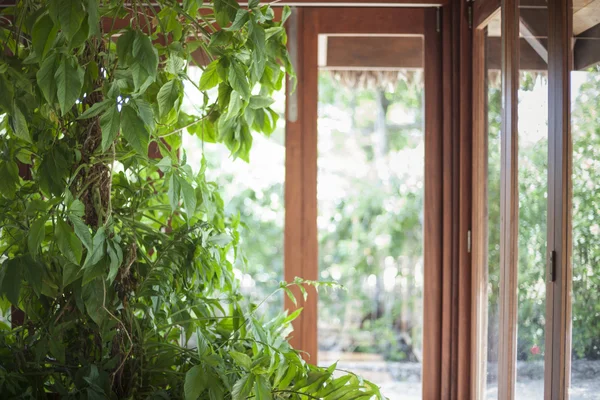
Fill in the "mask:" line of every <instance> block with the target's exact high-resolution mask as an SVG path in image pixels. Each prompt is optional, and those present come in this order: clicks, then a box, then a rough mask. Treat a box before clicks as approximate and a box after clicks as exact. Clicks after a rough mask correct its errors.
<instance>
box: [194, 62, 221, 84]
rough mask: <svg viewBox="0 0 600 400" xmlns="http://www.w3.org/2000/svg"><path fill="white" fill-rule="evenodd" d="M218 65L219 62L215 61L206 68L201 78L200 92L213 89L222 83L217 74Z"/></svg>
mask: <svg viewBox="0 0 600 400" xmlns="http://www.w3.org/2000/svg"><path fill="white" fill-rule="evenodd" d="M218 63H219V60H215V61H213V62H211V63H210V64H208V65H207V66H206V68H205V69H204V71H203V72H202V76H200V84H199V88H200V90H208V89H212V88H213V87H215V86H217V85H218V84H219V83H220V82H221V77H220V76H219V73H218V72H217V64H218Z"/></svg>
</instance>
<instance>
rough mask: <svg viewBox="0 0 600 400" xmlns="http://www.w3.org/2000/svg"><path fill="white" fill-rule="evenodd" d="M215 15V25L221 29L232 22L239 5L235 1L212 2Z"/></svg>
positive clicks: (215, 0)
mask: <svg viewBox="0 0 600 400" xmlns="http://www.w3.org/2000/svg"><path fill="white" fill-rule="evenodd" d="M213 4H214V8H215V14H216V17H217V23H218V24H219V26H221V27H225V26H227V24H228V23H229V21H232V20H233V19H234V18H235V16H236V13H237V10H238V8H240V5H239V4H238V2H237V1H236V0H214V2H213Z"/></svg>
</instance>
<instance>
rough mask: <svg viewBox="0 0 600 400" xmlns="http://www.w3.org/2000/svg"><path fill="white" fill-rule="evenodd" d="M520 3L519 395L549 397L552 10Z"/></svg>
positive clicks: (517, 391)
mask: <svg viewBox="0 0 600 400" xmlns="http://www.w3.org/2000/svg"><path fill="white" fill-rule="evenodd" d="M527 4H530V3H528V2H525V1H521V4H520V9H519V11H520V40H519V42H520V43H519V55H520V60H519V77H520V85H519V91H518V131H519V132H518V135H519V136H518V141H519V151H518V152H519V154H518V182H519V186H518V187H519V228H518V230H519V236H518V242H519V246H518V249H519V258H518V266H519V271H518V330H517V381H516V385H515V388H516V389H515V392H516V398H517V399H527V400H531V399H543V398H544V349H545V340H544V339H545V317H546V279H545V278H546V243H547V227H546V219H547V211H548V200H547V197H548V65H547V60H548V41H547V36H548V35H547V32H548V10H547V6H546V5H545V3H544V4H542V5H536V6H535V7H529V6H527Z"/></svg>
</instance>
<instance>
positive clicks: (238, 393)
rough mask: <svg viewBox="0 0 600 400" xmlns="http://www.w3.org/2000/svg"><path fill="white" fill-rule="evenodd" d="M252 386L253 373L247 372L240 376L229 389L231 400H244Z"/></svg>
mask: <svg viewBox="0 0 600 400" xmlns="http://www.w3.org/2000/svg"><path fill="white" fill-rule="evenodd" d="M252 386H254V375H252V374H248V375H244V376H242V377H241V378H240V379H238V381H237V382H236V383H235V385H233V389H232V390H231V398H232V400H245V399H246V398H247V397H248V395H249V394H250V392H251V391H252Z"/></svg>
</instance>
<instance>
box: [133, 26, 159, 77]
mask: <svg viewBox="0 0 600 400" xmlns="http://www.w3.org/2000/svg"><path fill="white" fill-rule="evenodd" d="M132 54H133V57H134V59H135V62H136V63H137V64H139V65H140V66H141V67H142V68H144V69H145V70H146V72H147V73H148V75H150V76H152V77H156V69H157V68H158V51H157V50H156V48H155V47H154V45H153V44H152V40H151V39H150V37H149V36H147V35H146V34H144V33H143V32H140V31H136V35H135V39H134V40H133V51H132Z"/></svg>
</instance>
